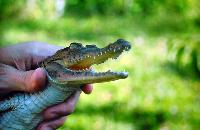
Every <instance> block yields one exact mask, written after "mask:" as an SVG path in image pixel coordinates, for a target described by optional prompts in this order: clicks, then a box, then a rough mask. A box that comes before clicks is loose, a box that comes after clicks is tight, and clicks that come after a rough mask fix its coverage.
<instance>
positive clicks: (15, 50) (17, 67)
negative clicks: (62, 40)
mask: <svg viewBox="0 0 200 130" xmlns="http://www.w3.org/2000/svg"><path fill="white" fill-rule="evenodd" d="M61 48H62V47H59V46H55V45H51V44H47V43H41V42H25V43H21V44H16V45H13V46H8V47H4V48H0V95H1V96H0V100H2V99H3V98H5V97H8V96H9V95H10V93H12V94H13V93H15V92H17V91H23V92H30V93H31V92H36V91H40V90H41V89H43V88H44V87H45V86H46V80H47V79H46V73H45V71H44V70H43V69H42V68H37V66H38V63H39V62H40V61H42V60H44V59H45V58H46V57H48V56H51V55H53V54H54V53H55V52H56V51H57V50H59V49H61ZM92 89H93V87H92V85H90V84H87V85H85V86H83V87H82V91H83V92H84V93H86V94H89V93H91V92H92ZM80 93H81V92H76V93H74V94H73V95H71V96H70V97H69V98H68V99H66V101H65V102H63V103H61V104H57V105H54V106H51V107H49V108H47V109H46V110H45V111H44V112H43V113H42V114H43V117H44V120H43V122H41V123H40V124H39V125H38V127H37V129H38V130H54V129H56V128H58V127H60V126H61V125H62V124H63V123H64V121H65V120H66V117H67V116H68V115H70V114H71V113H72V112H73V111H74V108H75V105H76V102H77V100H78V98H79V96H80Z"/></svg>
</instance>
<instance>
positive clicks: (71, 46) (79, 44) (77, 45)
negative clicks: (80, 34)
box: [69, 42, 83, 49]
mask: <svg viewBox="0 0 200 130" xmlns="http://www.w3.org/2000/svg"><path fill="white" fill-rule="evenodd" d="M69 47H70V49H78V48H81V47H83V45H82V44H81V43H76V42H74V43H71V44H70V46H69Z"/></svg>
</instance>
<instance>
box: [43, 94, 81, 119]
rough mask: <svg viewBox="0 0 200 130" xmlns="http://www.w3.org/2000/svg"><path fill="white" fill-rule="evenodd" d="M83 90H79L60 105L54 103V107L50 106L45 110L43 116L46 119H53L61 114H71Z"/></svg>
mask: <svg viewBox="0 0 200 130" xmlns="http://www.w3.org/2000/svg"><path fill="white" fill-rule="evenodd" d="M80 93H81V91H77V92H76V93H74V94H73V95H71V96H70V97H69V98H68V99H67V100H66V102H63V103H61V104H58V105H54V106H52V107H49V108H48V109H46V110H45V111H44V112H43V118H44V120H52V119H55V118H58V117H60V116H67V115H69V114H71V113H72V112H73V111H74V109H75V105H76V102H77V100H78V98H79V96H80Z"/></svg>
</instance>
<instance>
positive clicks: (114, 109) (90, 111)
mask: <svg viewBox="0 0 200 130" xmlns="http://www.w3.org/2000/svg"><path fill="white" fill-rule="evenodd" d="M123 106H125V104H124V105H123V104H121V103H117V102H112V103H110V104H107V105H104V106H101V107H99V106H98V107H95V106H84V107H78V109H76V112H75V114H78V115H80V114H86V115H103V116H104V117H106V118H108V119H110V120H114V121H116V122H129V123H133V124H134V126H135V127H136V128H137V129H138V130H153V129H157V128H159V126H160V125H161V124H163V123H164V122H165V121H166V120H168V119H169V118H170V117H171V115H170V114H169V113H168V112H166V111H162V110H161V111H160V110H159V111H149V110H144V109H140V108H136V109H133V110H132V111H125V110H123V109H124V108H123Z"/></svg>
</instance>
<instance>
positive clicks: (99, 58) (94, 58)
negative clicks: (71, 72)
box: [68, 39, 131, 69]
mask: <svg viewBox="0 0 200 130" xmlns="http://www.w3.org/2000/svg"><path fill="white" fill-rule="evenodd" d="M86 46H88V45H86ZM95 48H96V49H95ZM130 49H131V45H130V43H129V42H127V41H125V40H123V39H118V40H117V41H116V42H114V43H112V44H109V45H108V46H106V47H104V48H101V49H100V48H97V47H94V48H89V49H88V51H87V50H86V49H85V48H84V50H85V53H84V54H83V55H82V57H81V56H80V57H81V58H79V60H77V61H76V62H74V63H73V64H71V65H69V66H68V68H80V69H81V68H88V67H90V66H92V65H93V64H101V63H104V62H105V61H106V60H108V59H109V58H113V59H116V58H118V56H119V55H121V53H122V52H123V51H129V50H130Z"/></svg>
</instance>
